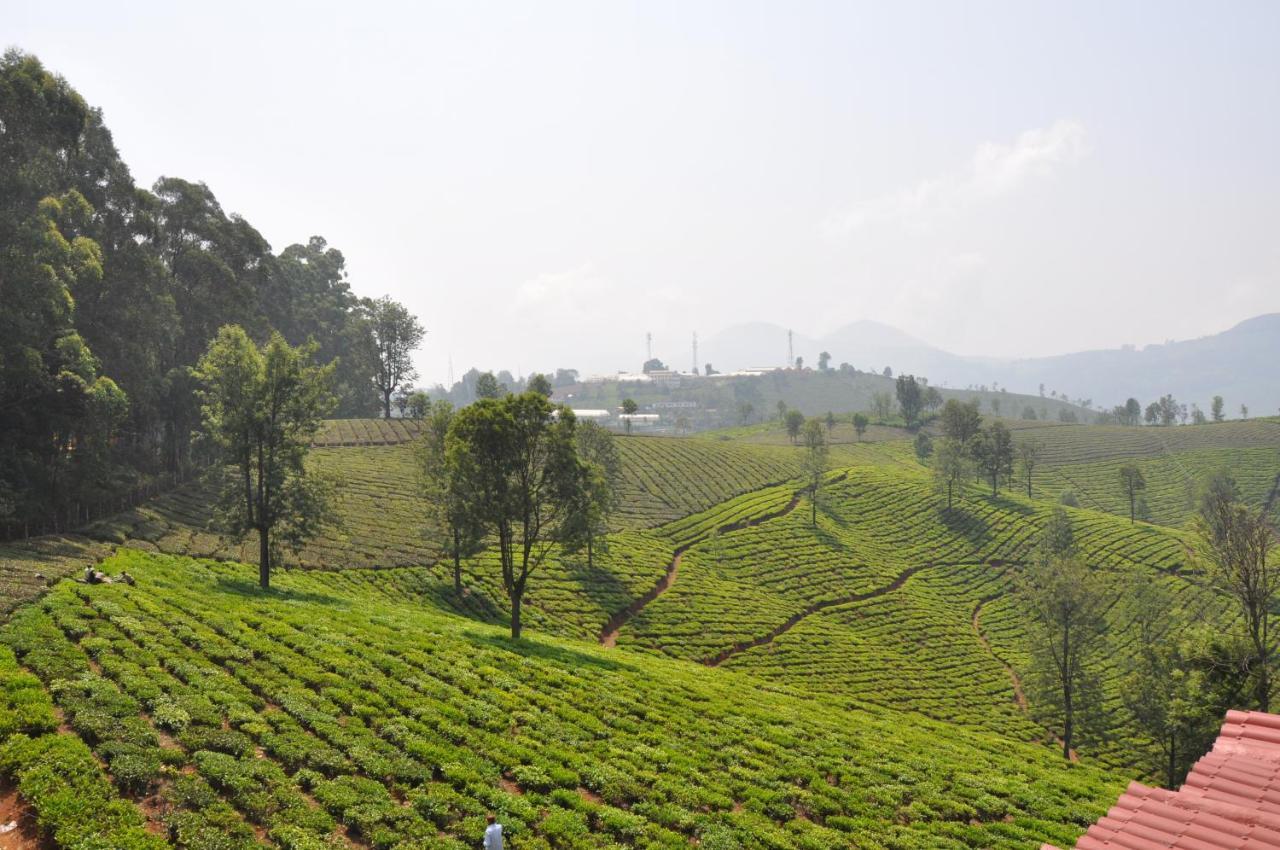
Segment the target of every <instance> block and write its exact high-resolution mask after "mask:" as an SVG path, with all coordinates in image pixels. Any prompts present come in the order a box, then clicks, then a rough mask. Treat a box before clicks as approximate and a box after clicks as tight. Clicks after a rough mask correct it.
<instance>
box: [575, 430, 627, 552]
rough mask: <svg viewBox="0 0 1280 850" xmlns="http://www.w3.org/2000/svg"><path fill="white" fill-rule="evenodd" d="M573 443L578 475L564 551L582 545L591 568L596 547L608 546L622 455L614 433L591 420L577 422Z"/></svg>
mask: <svg viewBox="0 0 1280 850" xmlns="http://www.w3.org/2000/svg"><path fill="white" fill-rule="evenodd" d="M574 443H575V447H576V450H577V454H578V460H579V467H580V468H579V476H580V478H579V484H578V487H577V488H576V490H575V491H574V500H573V507H572V511H571V513H570V516H569V519H568V522H567V531H568V533H567V534H566V535H565V551H567V552H569V553H570V554H572V553H574V552H577V551H579V550H581V549H582V548H583V547H584V546H585V548H586V550H587V567H588V569H590V568H593V567H595V550H596V548H601V549H605V550H607V549H608V540H609V538H608V531H609V518H610V517H611V516H613V512H614V511H615V510H616V509H617V506H618V492H619V488H620V487H621V484H622V456H621V455H620V454H619V453H618V446H617V444H616V443H615V442H614V440H613V434H611V433H609V431H608V429H606V428H603V427H601V426H600V425H597V424H596V423H594V422H579V423H578V424H577V427H576V429H575V432H574ZM597 539H598V540H599V541H600V545H599V547H597V544H596V541H597Z"/></svg>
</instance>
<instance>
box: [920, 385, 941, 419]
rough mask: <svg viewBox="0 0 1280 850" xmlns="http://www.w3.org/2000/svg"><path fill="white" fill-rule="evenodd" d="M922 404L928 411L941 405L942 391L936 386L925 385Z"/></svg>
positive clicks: (932, 410)
mask: <svg viewBox="0 0 1280 850" xmlns="http://www.w3.org/2000/svg"><path fill="white" fill-rule="evenodd" d="M924 406H925V409H926V410H928V411H929V412H930V413H933V412H934V411H936V410H937V409H938V408H940V407H942V393H940V392H938V388H937V387H927V388H926V389H925V391H924Z"/></svg>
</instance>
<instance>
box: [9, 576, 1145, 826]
mask: <svg viewBox="0 0 1280 850" xmlns="http://www.w3.org/2000/svg"><path fill="white" fill-rule="evenodd" d="M109 568H111V569H121V568H127V569H128V570H129V572H130V573H132V574H134V575H136V576H137V577H138V580H139V581H138V585H137V586H136V587H126V586H123V585H111V586H86V585H77V584H73V583H69V582H68V583H63V584H61V585H59V586H58V587H57V588H55V590H54V591H53V592H52V593H51V594H50V595H49V596H47V597H46V598H45V600H44V602H43V603H41V604H40V605H37V606H32V607H28V608H27V609H25V610H24V611H22V612H20V613H19V614H18V615H17V616H16V617H15V618H14V619H13V620H12V621H11V622H10V623H9V624H8V625H7V626H5V627H3V628H2V629H0V643H3V644H8V646H9V647H11V648H12V649H13V651H14V653H15V654H16V663H15V659H14V658H10V657H9V656H8V655H7V653H5V651H4V650H3V649H2V648H0V676H8V677H11V678H12V677H19V678H21V677H26V678H21V681H23V682H24V683H25V685H24V687H25V688H26V690H24V691H23V692H24V693H28V694H30V696H29V698H27V699H26V704H27V705H28V706H29V708H28V709H27V710H26V711H25V712H24V713H23V714H22V716H21V717H19V718H18V719H16V720H15V719H12V718H13V715H12V713H9V714H6V713H3V712H0V718H4V719H5V720H7V725H0V729H3V734H0V737H7V738H8V740H7V741H6V742H5V743H3V744H0V767H3V769H4V770H5V771H6V772H9V773H11V774H13V775H15V776H16V777H17V781H18V783H19V787H20V788H22V789H26V790H24V793H26V791H27V790H34V789H35V788H37V787H40V788H41V789H42V793H41V794H33V795H32V798H33V799H34V800H35V801H36V807H37V809H38V811H39V815H40V817H41V818H42V819H45V822H46V823H48V824H49V825H50V826H52V827H54V828H55V829H66V830H67V832H66V833H65V834H66V835H68V836H70V835H71V832H70V830H71V829H72V827H67V826H65V822H66V815H67V811H68V807H69V806H73V805H74V802H73V801H74V798H73V797H72V795H73V793H74V791H75V790H76V789H72V788H71V785H72V783H73V781H79V780H73V774H75V775H78V774H77V773H76V771H73V770H69V769H67V767H68V765H71V764H75V765H80V766H85V765H92V766H93V769H91V770H88V771H87V773H85V774H84V777H85V778H84V780H83V782H82V783H81V784H86V785H90V786H92V788H93V796H92V797H91V798H86V803H88V804H90V805H89V806H86V805H85V804H80V805H79V806H78V810H79V811H81V812H84V811H85V809H86V808H89V810H90V811H95V812H96V811H98V810H100V809H102V808H103V807H105V806H110V807H112V808H111V809H110V811H111V812H112V815H111V817H110V819H109V820H110V830H109V831H107V832H106V835H108V836H109V840H113V843H112V846H117V847H137V848H147V850H150V848H153V847H162V846H176V847H193V848H195V847H214V846H217V847H221V848H228V850H236V848H247V847H251V846H258V845H259V843H260V842H271V843H274V844H275V845H277V846H279V847H284V848H312V847H316V848H318V847H341V846H346V847H358V848H362V847H377V848H398V850H408V848H410V847H414V848H419V847H427V848H430V847H440V848H455V847H464V846H474V843H475V842H476V841H477V840H478V836H479V834H480V832H481V831H482V830H483V820H482V815H483V813H484V812H485V811H486V810H493V811H496V812H498V813H499V815H500V817H501V819H502V821H503V823H504V824H505V825H506V827H507V832H508V836H509V840H510V844H511V846H512V847H514V848H517V850H520V848H551V847H555V848H562V847H563V848H590V847H617V846H637V847H655V848H656V847H672V848H675V847H688V846H689V845H690V843H691V842H697V843H700V844H701V845H702V846H706V847H722V848H723V847H739V846H744V847H746V846H749V847H759V846H769V847H776V848H792V847H795V848H801V847H830V846H857V847H865V848H889V847H893V848H913V847H930V848H946V847H956V848H960V847H1025V846H1034V844H1035V843H1037V842H1040V841H1043V840H1052V841H1055V842H1057V843H1059V844H1063V843H1070V841H1071V840H1072V839H1073V838H1074V837H1075V835H1076V834H1078V833H1079V832H1080V831H1081V829H1082V827H1083V825H1084V824H1086V823H1088V822H1089V821H1090V820H1091V819H1092V818H1094V817H1096V816H1097V815H1099V814H1100V813H1101V812H1102V810H1103V809H1104V808H1105V805H1106V803H1107V802H1108V801H1109V800H1110V799H1111V798H1113V797H1114V795H1115V794H1116V793H1117V792H1118V791H1119V789H1120V788H1121V787H1122V783H1121V781H1120V780H1119V779H1118V778H1115V777H1113V776H1111V775H1108V774H1106V773H1104V772H1101V771H1098V770H1096V769H1093V768H1089V767H1086V766H1083V765H1072V766H1066V765H1064V764H1063V763H1062V762H1061V760H1060V759H1057V758H1055V757H1054V756H1053V755H1052V754H1051V753H1050V752H1048V751H1047V750H1045V749H1043V748H1040V747H1036V746H1031V745H1026V744H1020V743H1016V742H1014V741H1011V740H1010V739H1008V738H1004V737H1000V736H995V735H988V734H978V733H971V732H965V731H962V730H959V729H956V728H954V727H951V726H948V725H946V724H942V723H936V722H933V721H929V720H926V719H923V718H920V717H912V716H909V715H902V714H899V713H897V712H893V711H889V710H885V709H879V708H869V707H859V706H858V705H857V704H856V703H854V702H852V701H850V700H849V699H847V698H844V699H838V700H836V699H829V698H820V697H813V696H812V695H803V696H798V695H793V694H791V693H789V692H788V691H787V690H786V689H762V688H760V687H758V686H757V685H756V683H755V682H754V680H752V679H749V678H745V677H743V676H741V675H740V674H737V673H734V672H732V671H721V670H707V669H705V668H701V667H698V666H694V665H688V664H683V663H680V662H676V661H668V660H664V659H661V658H658V657H653V656H643V655H634V654H630V653H627V652H626V651H625V650H613V651H609V650H603V649H599V648H596V647H594V646H593V645H592V644H589V643H571V642H564V641H560V640H554V639H545V638H541V637H539V638H537V639H535V640H530V641H525V642H522V643H520V644H517V645H512V644H510V643H509V642H508V641H507V640H506V639H504V638H503V637H502V635H501V631H500V630H499V629H495V628H491V627H487V626H484V625H482V624H478V623H476V622H474V621H471V620H466V619H460V618H457V617H454V616H450V615H446V614H443V613H440V612H439V611H438V610H436V609H434V608H432V607H431V606H423V605H420V604H401V603H395V602H387V601H386V600H385V599H384V597H382V596H381V595H377V596H370V595H367V594H365V593H364V592H362V591H361V590H360V589H359V588H358V587H356V586H353V585H352V584H350V577H351V576H352V575H353V574H352V573H321V572H294V573H289V574H284V575H282V576H281V577H280V579H279V582H278V585H279V586H278V587H277V588H276V589H274V590H273V591H271V592H268V593H261V592H259V591H257V590H256V589H255V587H254V584H253V573H252V571H251V570H249V569H248V568H244V567H239V566H236V565H231V564H221V563H211V562H203V563H194V562H191V561H188V560H186V559H182V558H175V557H165V556H154V555H146V554H142V553H136V552H135V553H126V554H123V555H121V556H120V560H119V561H117V562H116V563H113V564H110V565H109ZM335 581H342V582H344V583H343V584H341V585H338V586H335V585H334V584H333V582H335ZM22 669H25V670H30V671H31V672H32V673H34V674H35V676H36V677H38V679H39V682H41V683H43V684H44V685H46V686H47V687H49V688H50V691H51V693H52V694H53V696H54V699H55V700H56V703H57V712H58V714H60V715H61V717H62V718H63V722H65V724H66V725H65V727H64V731H63V732H61V733H58V732H54V731H52V729H53V725H54V723H55V722H57V720H58V714H55V713H54V711H53V707H52V706H50V705H49V704H48V702H47V700H48V697H46V696H44V694H45V691H43V690H40V689H39V688H35V689H32V688H31V685H32V684H33V682H34V680H33V679H32V678H31V677H27V674H26V673H24V672H21V670H22ZM15 730H22V732H21V733H19V734H13V733H14V732H15ZM29 736H30V737H29ZM85 744H87V745H88V746H89V747H91V748H92V751H93V756H94V757H96V758H98V759H101V762H102V764H103V765H104V766H105V769H106V771H107V775H109V776H110V778H111V780H112V782H113V783H114V789H113V788H112V786H109V785H105V783H104V782H103V780H102V777H103V774H102V773H101V772H100V769H98V768H97V767H96V763H95V762H94V761H93V758H88V759H86V758H85V753H86V750H85V749H84V747H85ZM50 754H52V758H51V757H50ZM93 783H97V784H96V785H95V784H93ZM58 794H61V795H62V796H61V797H59V796H58ZM117 797H119V798H123V799H124V800H125V801H132V802H134V803H137V804H138V806H137V807H134V806H132V805H129V804H128V802H126V803H120V802H116V801H115V800H116V799H117ZM50 801H66V802H63V803H61V804H57V803H54V804H49V802H50ZM59 818H62V819H63V820H61V821H60V820H59ZM95 823H96V822H95ZM80 828H81V830H83V829H84V827H83V826H82V827H80ZM59 834H60V835H61V834H63V833H59ZM126 839H127V841H126ZM214 842H216V844H215V843H214Z"/></svg>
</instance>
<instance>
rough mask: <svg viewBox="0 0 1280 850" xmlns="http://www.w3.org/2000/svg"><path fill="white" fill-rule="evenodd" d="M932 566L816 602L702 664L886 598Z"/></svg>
mask: <svg viewBox="0 0 1280 850" xmlns="http://www.w3.org/2000/svg"><path fill="white" fill-rule="evenodd" d="M932 566H935V565H934V564H917V565H916V566H914V567H907V568H906V569H905V570H903V571H902V572H900V573H899V574H898V576H897V578H895V579H894V580H893V581H891V582H889V583H888V584H886V585H885V586H884V587H877V588H876V589H875V590H868V591H867V592H866V593H854V594H851V595H849V596H842V597H839V598H838V599H824V600H823V601H821V602H814V603H813V604H812V605H808V606H806V607H805V608H804V609H803V610H801V611H798V612H797V613H795V614H792V615H791V616H790V617H788V618H787V619H786V620H785V621H783V622H782V623H781V624H780V625H779V626H777V627H775V628H774V629H772V630H771V631H769V632H768V633H767V634H763V635H761V636H760V637H757V638H752V639H751V640H747V641H741V642H740V643H735V644H734V645H733V646H731V647H729V648H728V649H724V650H721V651H720V652H718V653H716V654H715V655H713V656H711V657H710V658H705V659H703V661H702V663H703V664H705V665H707V666H708V667H719V666H720V665H721V664H723V663H724V662H726V661H728V660H729V659H730V658H732V657H733V656H735V655H740V654H741V653H743V652H746V651H747V650H749V649H755V648H756V647H758V646H764V645H765V644H767V643H773V642H774V641H775V640H777V639H778V638H780V637H782V636H783V635H784V634H786V633H787V632H789V631H791V630H792V629H793V628H795V627H796V626H797V625H799V624H800V623H801V622H803V621H804V620H805V619H807V618H809V617H812V616H813V615H814V614H817V613H818V612H820V611H825V610H826V609H828V608H834V607H836V606H838V605H852V604H853V603H855V602H865V601H867V600H868V599H875V598H876V597H877V596H884V595H885V594H886V593H892V592H893V591H895V590H898V589H899V588H901V587H902V586H903V585H904V584H906V583H907V579H909V578H911V577H912V576H913V575H915V574H916V573H918V572H920V571H921V570H923V569H928V568H929V567H932ZM937 566H941V565H940V564H939V565H937Z"/></svg>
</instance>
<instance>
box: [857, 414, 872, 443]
mask: <svg viewBox="0 0 1280 850" xmlns="http://www.w3.org/2000/svg"><path fill="white" fill-rule="evenodd" d="M870 424H871V420H870V419H868V418H867V414H865V413H855V414H853V430H854V433H856V434H857V435H858V439H859V440H861V439H862V435H863V434H865V433H867V426H868V425H870Z"/></svg>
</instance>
